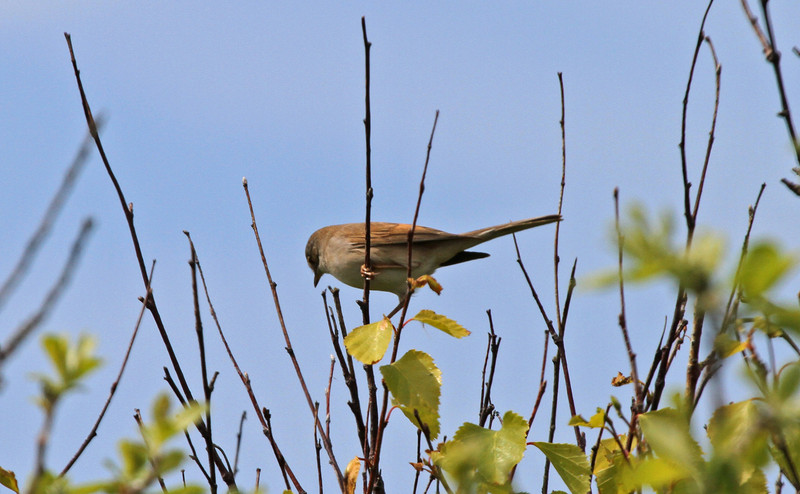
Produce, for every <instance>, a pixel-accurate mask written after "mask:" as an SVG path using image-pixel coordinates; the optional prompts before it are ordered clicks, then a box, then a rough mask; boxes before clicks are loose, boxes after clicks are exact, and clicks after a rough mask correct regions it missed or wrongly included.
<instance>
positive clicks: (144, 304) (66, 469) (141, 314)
mask: <svg viewBox="0 0 800 494" xmlns="http://www.w3.org/2000/svg"><path fill="white" fill-rule="evenodd" d="M155 267H156V262H155V261H153V263H152V264H151V265H150V275H149V281H148V283H147V290H146V292H145V295H144V298H143V299H142V308H141V310H139V316H138V317H137V318H136V324H135V325H134V327H133V333H132V334H131V339H130V341H129V342H128V348H127V349H126V350H125V356H124V357H123V358H122V363H121V364H120V366H119V372H117V378H116V379H114V382H113V383H111V389H110V390H109V392H108V398H106V402H105V404H104V405H103V409H102V410H100V414H99V415H98V416H97V420H95V422H94V425H93V426H92V429H91V430H90V431H89V434H87V435H86V439H84V440H83V443H82V444H81V445H80V447H79V448H78V451H76V452H75V454H74V455H73V456H72V458H71V459H70V460H69V462H68V463H67V464H66V466H65V467H64V468H63V469H62V470H61V473H59V474H58V476H59V477H63V476H64V475H66V474H67V472H69V469H70V468H72V465H74V464H75V462H76V461H77V460H78V458H79V457H80V456H81V454H83V450H85V449H86V447H87V446H89V443H90V442H92V439H94V437H95V436H96V435H97V429H98V428H99V427H100V422H102V420H103V417H104V416H105V414H106V410H108V407H109V405H111V399H112V398H114V394H115V393H116V392H117V387H118V386H119V383H120V381H122V374H123V373H124V372H125V367H126V366H127V364H128V358H129V357H130V355H131V350H132V349H133V342H134V341H136V335H137V334H139V326H140V325H141V324H142V318H143V317H144V311H145V309H147V303H148V301H149V300H150V294H151V293H152V288H151V285H152V283H153V270H155Z"/></svg>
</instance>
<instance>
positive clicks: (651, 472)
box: [616, 457, 696, 492]
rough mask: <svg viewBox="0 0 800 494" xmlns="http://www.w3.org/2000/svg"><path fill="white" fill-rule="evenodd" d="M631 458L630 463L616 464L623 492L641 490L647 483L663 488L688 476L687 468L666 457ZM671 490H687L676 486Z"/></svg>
mask: <svg viewBox="0 0 800 494" xmlns="http://www.w3.org/2000/svg"><path fill="white" fill-rule="evenodd" d="M630 459H631V464H630V465H628V464H627V463H625V462H624V461H619V462H618V463H617V464H616V466H617V468H618V469H619V475H618V477H617V480H618V481H619V482H620V485H621V487H622V490H623V492H629V491H633V490H640V489H641V488H642V487H643V486H646V485H649V486H651V487H654V488H656V489H658V488H663V487H665V486H669V485H672V484H675V483H676V482H679V481H681V480H684V479H686V478H687V476H686V469H685V468H683V467H681V466H679V465H677V464H675V463H674V462H672V461H670V460H667V459H664V458H647V459H645V460H639V459H637V458H634V457H631V458H630ZM671 492H686V491H685V490H677V487H676V490H673V491H671ZM695 492H696V491H695Z"/></svg>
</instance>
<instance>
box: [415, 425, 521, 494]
mask: <svg viewBox="0 0 800 494" xmlns="http://www.w3.org/2000/svg"><path fill="white" fill-rule="evenodd" d="M502 423H503V425H502V427H501V428H500V430H497V431H493V430H491V429H484V428H483V427H480V426H477V425H475V424H470V423H465V424H464V425H462V426H461V427H460V428H459V429H458V431H456V434H455V436H453V439H451V440H450V441H447V442H446V443H444V444H442V445H441V446H440V449H439V451H433V452H431V459H432V460H433V462H434V463H435V464H436V465H438V466H439V467H441V468H443V469H444V470H445V471H447V472H448V473H449V474H451V475H452V476H454V477H455V479H456V480H457V481H458V483H459V485H460V486H461V489H462V490H459V492H462V491H463V492H469V491H468V490H464V488H465V487H467V486H472V487H477V488H478V492H487V491H490V492H511V491H510V485H509V482H508V476H509V474H510V472H511V469H512V468H513V467H514V465H516V464H517V463H519V462H520V460H522V455H523V453H524V452H525V441H526V437H527V432H528V423H527V421H526V420H525V419H524V418H522V417H521V416H519V415H517V414H516V413H514V412H510V411H509V412H506V413H505V415H503V420H502Z"/></svg>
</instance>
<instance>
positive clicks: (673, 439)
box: [639, 408, 704, 477]
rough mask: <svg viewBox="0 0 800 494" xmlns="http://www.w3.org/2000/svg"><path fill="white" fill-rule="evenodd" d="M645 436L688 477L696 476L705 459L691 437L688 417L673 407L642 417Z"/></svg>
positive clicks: (666, 458)
mask: <svg viewBox="0 0 800 494" xmlns="http://www.w3.org/2000/svg"><path fill="white" fill-rule="evenodd" d="M639 423H640V424H641V426H642V432H644V438H645V439H646V440H647V442H648V443H649V444H650V447H651V448H652V449H653V451H654V452H655V453H656V455H658V456H659V457H660V458H662V459H664V460H666V461H668V462H669V463H671V464H674V465H675V466H676V467H678V468H680V469H681V470H682V471H683V472H684V473H685V475H686V476H693V477H697V476H698V475H699V473H700V471H701V469H702V466H703V463H704V460H703V452H702V450H701V449H700V446H699V445H698V444H697V442H696V441H695V440H694V438H693V437H692V434H691V431H690V430H689V421H688V419H687V418H686V417H685V416H684V415H683V414H681V413H679V412H678V411H677V410H675V409H673V408H662V409H661V410H656V411H654V412H648V413H645V414H642V415H640V416H639Z"/></svg>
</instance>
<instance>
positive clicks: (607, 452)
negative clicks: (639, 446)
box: [594, 435, 626, 494]
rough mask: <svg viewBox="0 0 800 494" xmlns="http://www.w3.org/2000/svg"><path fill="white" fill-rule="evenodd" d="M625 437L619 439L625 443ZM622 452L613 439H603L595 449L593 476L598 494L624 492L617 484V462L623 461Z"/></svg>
mask: <svg viewBox="0 0 800 494" xmlns="http://www.w3.org/2000/svg"><path fill="white" fill-rule="evenodd" d="M625 440H626V439H625V436H624V435H623V436H622V437H621V438H620V441H621V442H622V443H625ZM622 458H623V454H622V451H621V450H620V449H619V445H618V444H617V441H616V440H614V438H608V439H603V440H602V441H600V446H599V447H598V449H597V457H596V458H595V462H594V475H595V477H597V490H598V492H600V494H617V492H624V490H622V486H621V484H620V483H619V479H618V478H617V477H618V474H617V472H618V471H619V469H618V468H617V462H622V461H624V460H623V459H622Z"/></svg>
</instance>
